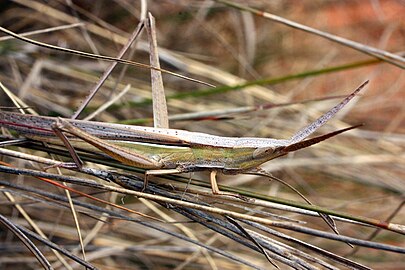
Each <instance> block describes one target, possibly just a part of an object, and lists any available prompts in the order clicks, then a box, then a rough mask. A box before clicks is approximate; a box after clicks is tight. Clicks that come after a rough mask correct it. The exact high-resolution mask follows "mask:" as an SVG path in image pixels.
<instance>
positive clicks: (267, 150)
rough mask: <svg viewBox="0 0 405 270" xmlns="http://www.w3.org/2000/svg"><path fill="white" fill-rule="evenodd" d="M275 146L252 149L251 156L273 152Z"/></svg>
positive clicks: (260, 155)
mask: <svg viewBox="0 0 405 270" xmlns="http://www.w3.org/2000/svg"><path fill="white" fill-rule="evenodd" d="M276 149H277V148H275V147H261V148H257V149H256V150H255V151H253V158H261V157H264V156H267V155H270V154H273V153H274V152H275V150H276Z"/></svg>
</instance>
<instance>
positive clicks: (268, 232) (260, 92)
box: [0, 0, 405, 270]
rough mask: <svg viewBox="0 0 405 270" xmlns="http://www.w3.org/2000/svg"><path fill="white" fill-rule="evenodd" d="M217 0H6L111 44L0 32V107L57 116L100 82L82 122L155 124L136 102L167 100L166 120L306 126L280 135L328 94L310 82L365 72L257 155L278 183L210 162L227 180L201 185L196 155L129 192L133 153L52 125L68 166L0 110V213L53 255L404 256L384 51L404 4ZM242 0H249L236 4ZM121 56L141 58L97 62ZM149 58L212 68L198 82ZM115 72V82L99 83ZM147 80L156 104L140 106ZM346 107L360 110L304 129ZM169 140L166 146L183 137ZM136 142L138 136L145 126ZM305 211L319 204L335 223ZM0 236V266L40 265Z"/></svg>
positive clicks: (229, 130) (218, 131)
mask: <svg viewBox="0 0 405 270" xmlns="http://www.w3.org/2000/svg"><path fill="white" fill-rule="evenodd" d="M223 2H224V1H222V2H221V1H197V0H190V1H187V2H184V1H183V2H182V1H149V2H148V3H147V4H148V5H147V6H146V1H144V0H143V1H121V0H117V1H107V0H100V1H96V2H91V4H89V3H90V2H89V1H87V2H86V1H73V2H72V1H70V0H67V1H64V0H58V1H53V2H48V1H38V0H14V1H9V2H7V4H5V5H3V6H2V9H1V11H0V14H1V16H0V20H1V22H0V25H1V27H3V28H4V29H7V30H9V31H12V32H13V33H23V34H19V36H25V37H30V38H29V39H30V40H31V37H32V39H33V40H34V41H35V40H39V41H40V42H41V43H44V44H55V45H57V47H61V48H68V49H71V50H74V51H77V52H88V51H91V52H93V53H94V54H95V55H104V56H107V55H108V56H110V55H111V56H113V57H111V59H109V60H108V61H110V63H107V62H105V61H102V60H100V59H98V58H97V59H92V58H88V57H81V56H80V55H76V54H71V53H60V52H59V51H55V50H53V49H46V48H43V47H39V46H36V45H33V44H28V43H26V42H21V40H16V39H15V38H10V36H7V37H5V38H7V40H3V39H1V38H0V70H1V72H0V82H1V83H0V87H1V89H3V91H4V92H1V93H0V108H1V113H0V114H1V115H4V112H6V111H10V112H13V113H14V112H15V113H18V109H17V108H21V107H24V110H25V111H27V109H28V110H30V111H31V113H33V112H34V110H35V111H37V112H38V113H39V115H41V116H60V117H61V118H69V117H71V115H72V114H73V113H74V112H75V109H76V108H79V107H80V105H81V104H82V102H83V100H85V99H86V97H87V95H88V90H89V89H93V88H94V86H95V85H97V84H99V85H101V82H102V87H101V88H100V90H99V91H98V92H97V94H96V95H95V96H94V97H92V98H91V104H90V105H88V106H86V107H85V108H84V110H83V112H82V113H81V114H80V115H83V116H84V115H89V116H91V117H94V119H96V121H98V122H104V123H101V124H100V125H99V126H98V125H97V127H95V126H94V122H91V123H93V126H92V128H93V127H94V128H95V129H96V130H98V131H99V130H101V129H102V128H105V127H106V126H105V125H109V124H110V123H121V122H123V121H128V123H136V125H145V126H152V125H153V121H155V123H156V124H160V125H161V126H163V127H167V125H165V124H161V121H160V120H156V118H155V119H151V118H150V116H151V114H152V113H157V112H158V111H159V110H161V111H162V112H163V114H164V115H165V116H167V110H169V111H170V115H169V120H170V121H171V120H172V119H177V120H178V121H171V122H170V128H173V129H176V130H183V131H192V132H200V133H206V134H213V135H217V136H221V137H239V138H252V137H253V138H276V139H288V138H291V137H292V136H293V137H294V133H296V132H297V130H299V129H300V127H307V128H306V129H305V131H303V132H300V133H298V135H295V136H296V137H294V138H302V137H305V136H306V135H307V134H306V132H307V131H309V132H312V131H313V130H314V129H312V128H311V126H309V127H308V123H312V122H314V121H315V119H318V118H319V117H320V116H321V115H323V113H324V112H326V111H328V110H329V109H330V108H331V107H333V105H334V104H336V103H337V102H338V101H337V100H334V99H328V98H325V100H321V99H318V100H314V98H317V97H321V98H323V97H338V96H342V95H343V96H346V95H347V93H348V92H349V91H350V90H351V89H353V86H355V85H357V84H358V82H362V81H365V80H370V83H369V85H368V86H367V89H364V90H365V91H362V93H361V95H356V96H355V97H354V98H353V99H352V101H351V102H350V104H348V105H347V106H345V109H343V110H342V111H340V112H339V114H337V115H335V116H334V117H333V119H331V121H330V123H329V124H328V125H325V126H323V127H322V128H320V129H319V130H317V131H315V132H314V133H313V134H311V138H309V139H308V140H307V141H304V142H303V143H299V144H293V145H290V147H289V148H287V149H286V151H288V150H291V151H292V150H297V149H300V148H303V147H305V146H310V147H307V148H305V149H302V150H301V151H297V152H295V153H290V154H289V155H285V156H284V157H280V158H278V159H275V160H272V161H270V162H268V163H266V164H265V165H264V166H263V169H265V170H266V171H268V172H271V174H272V175H273V176H274V177H275V179H280V180H281V181H282V182H284V183H286V185H283V184H280V183H279V182H278V181H274V179H273V181H270V179H269V178H268V177H264V176H259V175H246V174H243V175H225V174H221V173H220V172H219V173H218V174H217V176H218V179H217V180H218V184H219V188H220V190H221V191H226V192H229V193H232V194H235V193H237V194H241V196H238V198H235V197H227V196H214V195H212V192H211V190H210V184H209V180H210V174H209V172H191V173H190V174H188V173H187V174H183V175H157V176H151V177H150V178H149V185H148V187H147V188H146V189H145V190H144V191H143V192H142V187H143V180H144V175H145V170H144V169H142V168H139V167H135V166H129V165H125V164H122V163H120V162H118V161H115V160H113V159H111V158H110V157H109V156H106V155H104V154H103V153H100V152H99V151H96V149H94V148H86V149H84V148H83V147H79V146H83V145H80V143H81V142H80V140H78V139H77V140H75V139H74V138H73V137H72V136H71V135H69V134H66V135H67V137H68V139H69V140H70V141H71V142H72V144H74V145H75V150H76V151H75V153H77V155H78V156H79V157H80V159H81V160H82V161H83V162H84V165H83V168H82V170H81V171H80V172H79V171H77V170H75V169H74V168H63V166H65V165H66V164H67V163H66V162H70V161H71V160H72V157H71V155H70V154H69V153H68V151H67V150H66V147H65V146H63V145H61V144H60V143H59V141H58V142H56V141H55V144H52V145H51V144H49V145H43V144H41V143H40V142H37V141H31V140H28V139H24V138H23V137H22V136H21V133H20V134H17V133H16V132H14V131H13V130H7V129H5V128H2V129H1V131H2V132H3V134H2V135H0V146H1V147H0V157H1V159H2V160H1V162H4V163H2V164H0V165H1V166H0V176H1V179H0V187H1V192H0V203H1V204H2V207H1V208H0V215H2V216H3V217H5V218H7V219H8V220H10V221H11V222H12V223H14V224H15V225H16V226H19V227H17V228H18V229H19V230H20V231H21V232H22V233H23V234H25V235H26V236H27V237H28V238H29V239H30V240H31V241H32V242H33V243H34V244H35V245H36V246H37V248H38V249H39V250H40V251H41V252H42V254H43V255H44V256H45V258H46V259H47V260H48V261H49V263H50V264H51V266H52V267H54V268H55V269H61V268H63V269H78V268H80V267H83V266H82V265H86V266H88V267H89V268H97V269H104V268H106V267H107V268H111V269H126V268H139V269H177V270H181V269H202V270H208V269H210V270H211V269H221V270H222V269H224V270H233V269H239V268H243V269H269V268H270V269H275V267H274V266H273V265H271V263H270V262H269V260H268V258H266V255H267V256H268V257H269V258H270V259H271V260H272V261H274V262H275V263H276V264H277V265H278V266H279V267H280V269H333V270H335V269H336V270H337V269H345V268H347V269H364V270H366V269H403V268H404V262H403V256H404V254H405V248H404V246H403V242H404V237H405V216H404V211H403V206H402V208H401V205H403V203H404V198H403V194H404V192H405V189H404V177H405V174H404V171H405V162H404V160H405V159H404V156H405V155H404V152H405V151H404V150H405V135H404V133H405V129H404V125H403V123H404V119H405V117H404V115H405V113H404V112H405V110H404V109H403V107H404V106H403V99H404V93H403V89H404V86H405V76H404V73H403V69H399V68H398V67H397V66H398V65H399V66H401V67H403V66H404V60H403V56H404V55H403V54H400V53H397V52H401V51H404V44H405V34H404V32H403V31H402V29H403V28H404V26H405V25H404V22H403V20H402V16H401V15H402V14H403V13H405V7H404V6H403V5H401V4H399V2H398V1H362V0H353V1H344V2H342V1H317V2H314V1H297V2H294V4H293V5H291V3H292V2H291V1H290V2H288V1H257V0H248V1H226V2H229V3H228V4H223ZM185 3H186V4H185ZM235 4H236V5H238V7H235V6H232V5H235ZM241 6H243V7H241ZM246 7H254V10H252V9H249V11H241V9H240V8H246ZM262 11H263V12H262ZM264 11H270V12H271V13H266V12H264ZM148 12H150V13H151V14H153V16H154V17H155V18H156V25H155V26H154V27H151V29H150V30H152V31H149V32H150V34H149V36H146V35H142V36H140V37H139V38H137V39H136V42H134V43H133V44H132V46H130V49H129V50H128V51H127V53H126V54H125V55H124V56H119V51H120V50H122V48H124V47H126V46H129V43H130V40H131V39H132V38H133V36H134V28H135V27H136V25H137V24H138V22H140V21H145V20H146V19H147V14H148ZM275 14H277V15H275ZM286 18H288V19H286ZM77 22H80V24H77ZM297 22H299V24H298V23H297ZM269 26H271V27H269ZM308 26H311V27H308ZM38 29H39V30H38ZM135 32H136V31H135ZM330 33H333V34H334V35H331V34H330ZM38 34H39V35H38ZM151 37H152V38H151ZM156 37H157V39H158V43H159V46H158V45H157V42H156ZM342 37H344V38H342ZM353 40H356V41H361V43H364V44H360V42H359V43H353V42H352V41H353ZM331 41H332V42H331ZM339 42H340V43H339ZM151 43H152V45H151ZM376 48H378V49H377V50H376ZM157 51H158V53H159V55H158V53H157ZM391 52H393V53H391ZM370 55H371V56H370ZM123 58H125V59H128V61H132V60H134V59H135V60H136V61H137V62H139V63H147V64H146V65H145V68H136V67H135V68H134V66H131V65H129V64H124V65H119V66H117V67H115V68H114V69H110V70H108V68H109V67H111V66H112V65H110V64H116V63H119V61H121V62H122V61H126V60H123ZM119 59H121V60H119ZM390 62H391V63H395V65H391V64H390ZM151 67H155V69H153V68H152V69H151ZM159 69H161V70H170V71H172V72H175V73H179V74H182V75H186V76H190V77H193V78H197V79H199V80H203V81H207V82H212V83H215V84H217V85H218V86H217V87H215V88H207V87H205V86H201V85H198V84H196V83H193V82H190V81H186V80H184V79H182V78H180V77H174V76H167V75H165V73H164V72H162V71H159ZM160 73H162V74H160ZM151 74H152V76H151ZM161 76H163V79H164V89H163V83H162V79H161ZM102 77H103V79H102V80H101V79H100V78H102ZM151 77H153V79H152V83H151ZM151 88H153V90H156V89H159V90H160V91H161V92H162V93H161V94H160V95H161V96H160V97H158V98H156V97H155V95H154V94H151ZM122 89H124V91H125V96H122V95H123V93H121V94H118V93H117V94H116V91H117V90H120V91H121V90H122ZM163 90H164V92H165V93H163ZM164 94H166V99H167V108H163V107H160V106H158V107H159V108H156V104H158V105H159V103H160V101H158V99H159V98H164ZM88 100H89V99H88ZM152 100H154V101H157V102H155V105H152ZM302 100H306V101H311V100H312V101H311V102H299V101H302ZM15 107H17V108H15ZM270 108H271V110H270ZM4 117H5V116H4ZM25 119H27V118H25ZM5 121H6V119H3V118H2V117H0V123H4V122H5ZM21 121H23V120H21ZM21 121H20V122H19V124H22V122H21ZM321 122H322V121H321ZM91 123H90V125H91ZM139 123H141V124H139ZM357 123H365V125H364V126H361V127H358V128H357V129H353V130H351V131H350V132H347V133H341V134H339V135H338V136H335V137H334V138H330V139H328V140H325V141H322V142H321V143H319V144H316V145H313V144H315V143H317V142H319V141H320V140H322V139H326V138H329V137H330V136H332V135H336V134H337V133H339V132H342V131H344V130H345V128H347V127H353V126H354V125H356V124H357ZM34 126H35V125H34ZM34 126H30V127H32V128H34ZM315 127H316V128H317V127H319V125H318V124H315ZM47 128H48V127H47ZM132 128H133V127H132ZM148 128H149V127H148ZM148 128H147V129H148ZM150 129H154V127H150ZM35 130H36V129H35ZM35 130H30V131H31V132H32V131H34V132H35ZM155 130H156V129H155ZM110 131H111V130H110V129H108V128H107V129H106V130H104V131H100V132H101V133H102V134H103V136H104V135H107V138H105V137H102V138H101V139H102V140H103V141H108V143H110V144H113V145H119V146H122V143H123V140H121V139H122V136H124V135H128V132H127V131H125V130H124V131H122V132H117V133H114V136H109V135H111V133H110ZM48 134H49V135H50V133H48ZM193 134H196V133H193ZM323 134H328V135H323ZM132 135H133V134H132ZM131 138H132V137H131ZM165 138H166V137H165ZM44 139H46V137H45V138H44ZM169 141H170V143H171V144H170V145H167V146H168V147H167V148H168V149H171V151H174V152H176V151H180V150H182V151H183V150H184V148H185V147H187V146H186V145H184V144H182V145H181V146H178V145H177V143H179V142H178V141H175V140H173V138H171V139H170V140H169ZM298 141H299V139H298ZM125 143H126V141H125ZM180 144H181V143H180ZM139 145H142V147H145V148H147V149H150V141H147V142H144V143H143V144H137V146H136V147H140V146H139ZM148 147H149V148H148ZM193 147H194V146H193ZM167 148H165V149H164V151H166V150H167ZM235 151H236V150H235ZM264 151H265V150H264ZM160 153H161V152H160ZM207 153H208V152H207ZM210 153H214V151H211V152H210ZM49 154H52V155H55V156H57V157H58V160H52V159H51V158H50V156H49ZM207 156H208V155H207ZM204 157H206V156H204ZM229 158H231V157H229V156H228V159H229ZM233 158H235V157H233ZM59 160H61V161H59ZM5 163H7V164H10V165H11V167H10V166H6V165H3V164H5ZM46 166H55V167H62V168H61V171H62V173H63V175H59V174H58V173H57V171H55V169H54V168H52V169H49V170H47V171H44V170H43V169H44V167H46ZM211 168H212V167H211ZM214 169H217V168H214ZM38 177H42V178H41V180H40V179H39V178H38ZM45 178H46V179H47V180H45ZM63 182H65V183H67V185H68V186H67V187H66V186H64V185H63V184H62V183H63ZM289 187H291V188H289ZM64 190H70V192H71V200H69V199H68V197H67V196H66V195H65V193H64V192H65V191H64ZM293 190H294V191H297V193H299V194H301V195H302V196H303V197H305V198H307V200H308V201H310V202H312V204H308V203H307V202H306V201H303V200H302V198H301V197H300V195H297V193H296V192H294V191H293ZM240 198H243V199H240ZM71 205H74V211H75V212H74V213H72V206H71ZM138 213H141V214H142V215H138ZM75 214H77V215H76V216H77V219H76V221H75V220H74V217H73V215H75ZM143 215H145V217H144V216H143ZM320 215H323V216H324V217H325V218H326V219H327V220H328V221H331V220H330V219H328V217H330V218H332V219H333V220H334V222H335V225H333V224H332V222H330V225H332V227H333V226H336V228H337V229H338V230H339V232H340V235H337V234H335V233H334V232H332V231H331V229H330V228H329V227H328V226H327V224H326V223H325V221H324V220H322V218H321V217H320ZM148 217H153V218H157V220H155V219H150V218H148ZM227 217H230V218H231V219H232V221H231V220H229V219H227ZM233 221H235V222H236V223H235V222H233ZM76 223H78V224H79V225H80V233H81V234H82V236H83V241H82V245H83V246H82V249H83V250H84V252H85V254H86V259H85V260H84V259H83V257H82V256H81V255H80V252H81V247H80V240H79V238H78V236H77V234H78V229H77V225H76ZM239 225H240V226H239ZM2 226H3V225H2ZM3 227H4V226H3ZM25 228H26V230H27V229H28V231H27V232H25V231H24V229H25ZM32 232H34V235H31V234H30V233H32ZM45 236H46V237H45ZM35 237H37V238H35ZM370 237H372V238H370ZM36 239H37V240H36ZM0 243H1V246H2V249H1V251H2V253H1V255H0V268H2V269H3V268H4V269H16V270H20V269H26V268H27V265H30V266H32V267H34V268H41V267H42V265H41V264H40V263H39V262H38V260H37V258H36V257H35V256H34V255H33V254H32V253H31V252H30V251H29V250H28V249H27V248H26V247H25V246H24V245H23V243H22V242H21V240H20V239H19V238H18V237H17V236H15V235H14V234H13V233H12V231H11V230H9V229H8V228H6V227H4V230H3V231H2V233H0ZM347 243H350V244H351V245H354V246H355V249H354V251H355V252H353V253H350V252H351V251H352V249H351V248H350V247H348V245H347ZM58 249H59V250H60V251H57V250H58ZM51 250H54V251H55V252H56V254H58V255H55V253H54V252H52V251H51ZM62 251H63V252H64V253H61V252H62ZM265 254H266V255H265ZM347 254H350V255H347ZM56 256H59V257H58V258H57V257H56ZM79 257H81V259H80V258H79ZM86 266H85V267H86Z"/></svg>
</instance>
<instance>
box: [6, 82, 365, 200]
mask: <svg viewBox="0 0 405 270" xmlns="http://www.w3.org/2000/svg"><path fill="white" fill-rule="evenodd" d="M367 83H368V82H365V83H363V84H362V85H361V86H359V87H358V88H357V89H356V90H355V91H354V92H353V93H352V94H350V95H348V96H347V97H346V98H345V99H344V100H342V101H341V102H340V103H339V104H337V105H336V106H335V107H333V108H332V109H330V110H329V111H328V112H326V113H325V114H323V115H322V116H321V117H319V118H318V119H317V120H316V121H314V122H313V123H311V124H309V125H308V126H306V127H304V128H302V129H301V130H299V131H298V132H297V133H295V134H294V136H292V137H291V138H290V139H288V140H278V139H269V138H239V137H221V136H214V135H209V134H205V133H198V132H189V131H185V130H176V129H159V128H151V127H141V126H131V125H121V124H110V123H101V122H92V121H82V120H70V119H63V118H55V117H45V116H32V115H24V114H18V113H11V112H3V111H0V126H3V127H6V128H10V129H13V130H16V131H18V132H19V133H20V134H21V135H23V136H24V137H26V138H28V139H32V140H36V141H41V142H48V143H52V144H57V145H63V144H66V142H65V143H63V142H62V140H61V138H58V136H55V131H57V132H56V133H60V132H63V133H64V134H65V136H66V138H67V139H68V141H69V142H70V144H71V145H72V146H73V147H74V148H77V149H83V150H88V151H94V150H97V151H99V152H100V151H101V152H102V153H104V154H107V155H108V156H110V157H111V158H113V159H115V160H118V161H120V162H122V163H124V164H127V165H131V166H135V167H140V168H144V169H146V175H145V186H146V179H147V175H151V174H155V175H156V174H174V173H183V172H192V171H202V170H207V171H211V186H212V191H213V193H214V194H222V193H221V192H220V191H219V189H218V186H217V183H216V178H215V176H216V173H217V172H222V173H224V174H239V173H254V172H257V171H259V170H260V168H259V166H260V165H261V164H263V163H265V162H267V161H269V160H272V159H274V158H277V157H280V156H283V155H286V154H287V153H289V152H293V151H296V150H299V149H302V148H305V147H308V146H311V145H313V144H316V143H319V142H320V141H323V140H325V139H328V138H330V137H333V136H336V135H337V134H339V133H342V132H345V131H347V130H350V129H353V128H355V127H357V126H352V127H348V128H345V129H341V130H337V131H334V132H330V133H327V134H324V135H320V136H317V137H314V138H311V139H306V138H307V137H308V136H309V135H311V134H312V133H313V132H315V131H316V130H317V129H318V128H319V127H321V126H322V125H324V124H325V123H326V122H327V121H328V120H329V119H331V118H332V117H333V116H334V115H335V114H336V113H337V112H338V111H340V110H341V109H342V108H343V107H344V106H345V105H346V104H347V103H348V102H349V101H350V100H351V99H352V98H353V97H354V96H355V95H356V94H357V93H358V92H359V91H360V90H361V89H362V88H363V87H364V86H365V85H366V84H367ZM59 137H60V135H59Z"/></svg>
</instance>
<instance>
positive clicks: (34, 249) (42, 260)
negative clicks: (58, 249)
mask: <svg viewBox="0 0 405 270" xmlns="http://www.w3.org/2000/svg"><path fill="white" fill-rule="evenodd" d="M0 222H1V223H2V224H3V225H4V226H5V227H7V228H8V229H9V230H10V231H11V232H13V233H14V234H15V235H16V236H17V237H18V238H20V240H21V242H23V243H24V245H25V246H26V247H27V248H28V249H29V250H30V251H31V252H32V254H34V256H35V257H36V258H37V259H38V261H39V262H40V263H41V265H42V267H43V268H44V269H53V268H52V266H51V264H50V263H49V261H48V260H47V259H46V258H45V256H44V255H43V254H42V253H41V251H40V250H39V249H38V248H37V246H36V245H35V244H34V243H33V242H32V241H31V240H30V239H28V237H27V236H26V235H25V234H24V233H23V232H22V231H21V230H20V229H19V228H18V226H16V225H15V224H14V223H13V222H11V221H10V220H8V219H7V218H6V217H4V216H3V215H0Z"/></svg>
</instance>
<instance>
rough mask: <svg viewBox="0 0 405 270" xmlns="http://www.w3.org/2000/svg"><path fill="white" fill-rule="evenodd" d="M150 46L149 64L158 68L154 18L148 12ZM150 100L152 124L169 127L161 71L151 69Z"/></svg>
mask: <svg viewBox="0 0 405 270" xmlns="http://www.w3.org/2000/svg"><path fill="white" fill-rule="evenodd" d="M146 30H147V32H148V39H149V47H150V53H149V55H150V65H151V66H153V67H156V68H158V69H160V63H159V53H158V47H157V40H156V26H155V18H154V17H153V16H152V14H151V13H149V14H148V19H147V23H146ZM150 73H151V80H152V97H153V98H152V100H153V124H154V127H157V128H169V116H168V112H167V104H166V95H165V89H164V87H163V78H162V72H160V71H159V70H157V69H151V70H150Z"/></svg>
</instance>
